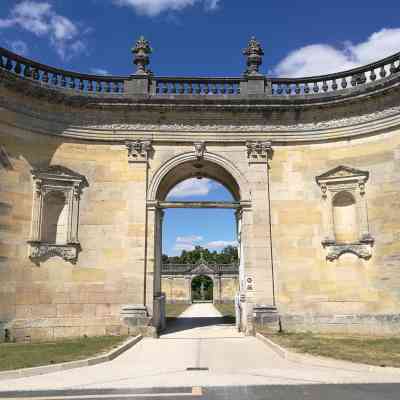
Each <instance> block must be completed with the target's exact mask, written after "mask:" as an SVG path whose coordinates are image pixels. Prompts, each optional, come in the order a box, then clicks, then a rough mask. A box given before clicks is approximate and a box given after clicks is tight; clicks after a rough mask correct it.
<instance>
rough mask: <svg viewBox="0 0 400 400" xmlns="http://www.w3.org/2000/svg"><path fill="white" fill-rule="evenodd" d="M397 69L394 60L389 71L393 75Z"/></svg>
mask: <svg viewBox="0 0 400 400" xmlns="http://www.w3.org/2000/svg"><path fill="white" fill-rule="evenodd" d="M396 71H397V68H396V65H395V64H394V61H393V62H392V63H391V64H390V73H391V74H392V75H393V74H394V73H395V72H396Z"/></svg>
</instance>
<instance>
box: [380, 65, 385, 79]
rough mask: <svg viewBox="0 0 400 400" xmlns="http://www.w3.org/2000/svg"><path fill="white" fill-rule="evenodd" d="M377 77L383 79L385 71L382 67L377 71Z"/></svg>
mask: <svg viewBox="0 0 400 400" xmlns="http://www.w3.org/2000/svg"><path fill="white" fill-rule="evenodd" d="M379 76H380V77H381V78H384V77H385V76H386V69H385V67H384V66H382V67H381V69H380V71H379Z"/></svg>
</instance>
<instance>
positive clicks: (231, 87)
mask: <svg viewBox="0 0 400 400" xmlns="http://www.w3.org/2000/svg"><path fill="white" fill-rule="evenodd" d="M228 93H229V94H234V93H235V89H234V84H233V83H230V84H229V85H228Z"/></svg>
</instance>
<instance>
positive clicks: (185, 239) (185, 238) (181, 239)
mask: <svg viewBox="0 0 400 400" xmlns="http://www.w3.org/2000/svg"><path fill="white" fill-rule="evenodd" d="M202 240H203V236H197V235H191V236H178V237H177V238H176V243H194V242H201V241H202Z"/></svg>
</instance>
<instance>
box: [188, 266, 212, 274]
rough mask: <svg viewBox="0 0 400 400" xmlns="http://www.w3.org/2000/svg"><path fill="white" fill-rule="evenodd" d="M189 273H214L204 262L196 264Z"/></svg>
mask: <svg viewBox="0 0 400 400" xmlns="http://www.w3.org/2000/svg"><path fill="white" fill-rule="evenodd" d="M190 273H191V274H194V275H210V274H214V273H215V271H214V270H213V269H211V268H210V267H208V266H207V265H206V264H200V265H196V266H195V267H194V268H193V269H192V270H191V271H190Z"/></svg>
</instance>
